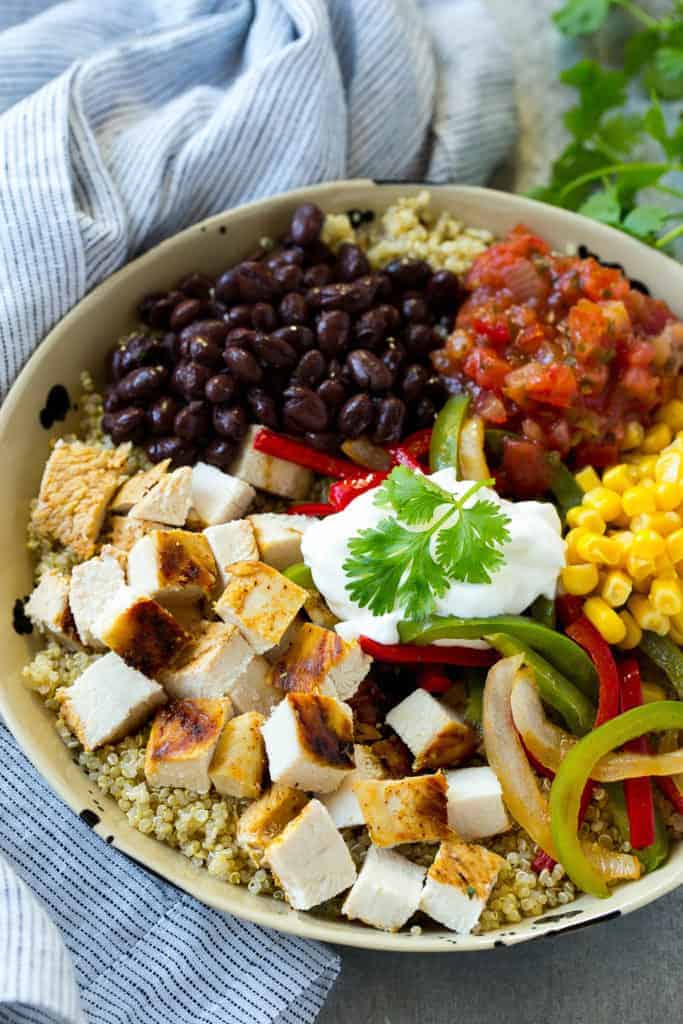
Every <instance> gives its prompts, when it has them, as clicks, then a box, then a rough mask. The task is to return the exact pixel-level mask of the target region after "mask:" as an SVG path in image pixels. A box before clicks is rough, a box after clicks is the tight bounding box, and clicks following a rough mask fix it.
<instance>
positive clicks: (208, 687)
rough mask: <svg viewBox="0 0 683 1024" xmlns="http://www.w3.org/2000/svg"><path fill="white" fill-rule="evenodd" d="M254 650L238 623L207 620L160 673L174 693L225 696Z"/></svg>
mask: <svg viewBox="0 0 683 1024" xmlns="http://www.w3.org/2000/svg"><path fill="white" fill-rule="evenodd" d="M253 657H254V653H253V651H252V650H251V648H250V647H249V644H248V643H247V641H246V640H245V639H244V637H243V636H242V634H241V633H240V631H239V630H238V629H237V627H236V626H227V625H226V624H225V623H224V622H204V623H203V624H202V628H201V630H199V631H197V632H196V633H195V634H194V635H193V636H192V639H191V641H190V643H189V644H188V645H187V647H185V648H184V650H182V651H181V653H180V654H179V655H178V656H177V657H176V658H175V660H174V661H173V663H172V664H171V665H169V666H168V667H167V668H165V669H164V670H163V671H162V672H160V673H159V676H158V678H159V682H160V683H161V684H162V686H163V687H164V689H165V690H166V692H167V693H168V694H169V696H171V697H176V698H179V697H191V698H194V697H211V698H214V699H216V698H219V697H224V696H226V695H227V694H229V693H230V690H231V688H232V686H233V685H234V683H235V682H236V681H237V680H238V679H240V678H241V676H242V675H243V674H244V672H245V671H246V669H247V667H248V665H249V663H250V662H251V661H252V660H253Z"/></svg>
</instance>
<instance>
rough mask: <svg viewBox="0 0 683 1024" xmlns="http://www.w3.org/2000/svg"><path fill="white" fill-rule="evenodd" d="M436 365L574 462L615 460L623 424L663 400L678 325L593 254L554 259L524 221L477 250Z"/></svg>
mask: <svg viewBox="0 0 683 1024" xmlns="http://www.w3.org/2000/svg"><path fill="white" fill-rule="evenodd" d="M464 283H465V287H466V289H467V291H468V292H469V296H468V298H467V299H466V301H465V303H464V304H463V305H462V306H461V308H460V311H459V313H458V316H457V319H456V323H455V329H454V330H453V332H452V334H451V335H450V337H449V339H448V341H447V342H446V345H445V346H444V348H443V349H440V350H439V351H438V352H435V353H434V354H433V357H432V358H433V360H434V364H435V366H436V368H437V369H438V370H439V372H440V373H442V374H444V375H445V376H447V377H450V378H455V379H456V380H457V381H458V382H459V383H460V384H461V385H462V387H463V388H465V389H467V390H468V391H469V392H470V393H471V394H472V396H473V399H474V407H475V409H476V411H477V412H478V413H479V414H480V415H481V416H482V417H483V419H484V420H485V421H486V422H487V423H488V424H489V425H492V426H496V427H504V428H506V429H509V430H513V431H515V432H516V433H519V434H521V435H523V437H525V438H526V439H528V440H529V441H531V442H535V443H536V444H539V445H542V446H543V448H545V449H551V450H554V451H557V452H559V453H560V454H561V455H562V456H563V457H566V456H567V455H568V453H569V452H570V451H572V450H573V457H574V460H575V461H576V462H577V463H583V462H589V461H590V462H592V463H593V464H594V465H601V464H609V463H610V462H614V461H615V458H616V454H617V451H618V448H619V446H620V442H621V440H622V438H623V431H624V426H625V424H626V423H627V422H628V421H629V420H634V419H635V420H638V421H640V422H647V421H648V419H649V418H650V416H651V414H652V412H653V411H654V409H655V408H656V407H657V406H658V405H660V404H661V403H662V402H663V401H665V400H666V399H667V398H668V397H670V395H671V393H672V390H673V387H674V381H675V376H676V374H677V372H678V369H679V365H680V363H681V362H682V361H683V323H680V322H679V321H678V320H677V319H676V318H675V317H674V315H673V313H672V312H671V310H670V309H669V307H668V306H667V304H666V303H665V302H662V301H661V300H660V299H653V298H651V297H650V296H649V295H646V294H644V293H643V292H642V291H640V290H639V289H636V288H634V287H632V286H631V284H630V282H629V280H628V279H627V278H626V277H625V276H624V274H623V273H622V272H621V271H620V270H618V269H613V268H611V267H605V266H603V265H602V264H601V263H599V262H598V261H597V260H596V259H593V258H587V259H581V258H579V257H577V256H561V255H558V254H556V253H553V252H552V251H551V249H550V246H549V245H548V244H547V243H546V242H544V241H543V239H541V238H539V237H538V236H536V235H533V234H531V232H530V231H529V230H528V229H527V228H525V227H523V226H521V225H520V226H518V227H516V228H514V229H513V230H512V231H511V232H510V233H509V234H508V235H507V237H506V238H505V239H504V240H503V241H501V242H498V243H497V244H495V245H493V246H491V248H489V249H488V250H487V251H486V252H485V253H482V255H481V256H479V257H477V259H476V260H475V262H474V264H473V265H472V267H471V268H470V270H469V272H468V274H467V276H466V278H465V282H464Z"/></svg>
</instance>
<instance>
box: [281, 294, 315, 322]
mask: <svg viewBox="0 0 683 1024" xmlns="http://www.w3.org/2000/svg"><path fill="white" fill-rule="evenodd" d="M278 313H279V315H280V320H282V322H283V323H284V324H305V323H306V321H307V320H308V305H307V303H306V299H305V298H304V297H303V295H301V294H300V293H299V292H289V294H288V295H285V297H284V298H283V300H282V302H281V303H280V305H279V306H278Z"/></svg>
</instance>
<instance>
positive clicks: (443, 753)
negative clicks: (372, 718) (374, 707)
mask: <svg viewBox="0 0 683 1024" xmlns="http://www.w3.org/2000/svg"><path fill="white" fill-rule="evenodd" d="M386 723H387V725H390V726H391V728H392V729H394V730H395V732H397V733H398V735H399V736H400V737H401V739H402V740H403V741H404V743H405V744H406V745H407V746H408V747H410V749H411V751H412V752H413V754H414V755H415V760H414V762H413V770H414V771H416V772H417V771H420V769H422V768H450V767H452V766H453V765H456V764H458V763H459V762H460V761H462V760H464V759H465V758H466V757H468V756H469V755H470V754H471V753H472V752H473V751H474V750H475V748H476V746H477V743H478V738H477V734H476V732H475V731H474V729H472V728H471V727H470V726H469V725H467V723H466V722H464V721H463V719H462V718H461V717H460V715H458V713H457V712H456V711H454V710H453V709H452V708H449V707H447V706H446V705H445V704H441V703H440V701H438V700H436V699H435V698H434V697H432V695H431V694H430V693H427V691H426V690H421V689H417V690H413V692H412V693H411V694H410V695H409V696H408V697H406V698H405V700H402V701H401V703H400V704H397V705H396V707H395V708H392V709H391V711H390V712H389V714H388V715H387V716H386Z"/></svg>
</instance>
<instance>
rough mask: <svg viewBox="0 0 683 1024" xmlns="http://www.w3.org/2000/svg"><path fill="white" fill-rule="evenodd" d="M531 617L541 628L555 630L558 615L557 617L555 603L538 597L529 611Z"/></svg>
mask: <svg viewBox="0 0 683 1024" xmlns="http://www.w3.org/2000/svg"><path fill="white" fill-rule="evenodd" d="M529 615H530V616H531V618H532V619H533V620H534V622H538V623H540V624H541V626H545V627H546V629H555V623H556V615H555V602H554V601H549V600H548V598H547V597H543V595H542V594H541V596H540V597H537V598H536V600H535V601H534V603H533V604H532V606H531V608H530V609H529Z"/></svg>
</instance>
